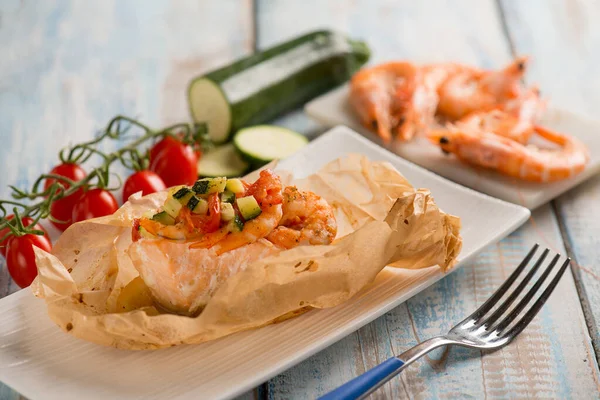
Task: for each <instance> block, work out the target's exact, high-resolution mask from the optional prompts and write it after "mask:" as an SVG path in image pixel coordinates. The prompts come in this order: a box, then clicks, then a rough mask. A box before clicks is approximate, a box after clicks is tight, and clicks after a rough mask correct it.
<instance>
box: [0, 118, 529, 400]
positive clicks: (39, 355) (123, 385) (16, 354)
mask: <svg viewBox="0 0 600 400" xmlns="http://www.w3.org/2000/svg"><path fill="white" fill-rule="evenodd" d="M348 153H362V154H365V155H366V156H367V157H369V158H370V159H371V160H385V161H389V162H390V163H392V164H393V165H394V166H395V167H396V168H397V169H398V170H399V171H400V172H402V173H403V174H404V175H405V176H406V178H408V179H409V180H410V182H411V183H412V184H413V185H415V186H416V187H422V188H429V189H430V190H431V191H432V193H433V195H434V197H435V200H436V202H437V204H438V205H439V206H440V207H441V208H442V209H443V210H444V211H446V212H448V213H451V214H455V215H458V216H460V217H461V219H462V235H463V239H464V246H463V250H462V253H461V255H460V263H459V264H458V266H457V268H458V267H459V266H460V265H463V264H464V263H465V262H466V261H467V260H468V259H470V258H471V257H473V256H474V255H475V254H476V253H477V252H479V251H480V250H482V249H483V248H484V247H485V246H487V245H489V244H491V243H494V242H496V241H498V240H499V239H501V238H503V237H504V236H506V235H507V234H509V233H510V232H511V231H513V230H514V229H516V228H517V227H518V226H519V225H521V224H522V223H523V222H524V221H525V220H527V218H528V217H529V214H530V213H529V210H527V209H526V208H523V207H520V206H517V205H514V204H511V203H507V202H504V201H501V200H498V199H495V198H492V197H489V196H486V195H483V194H480V193H478V192H475V191H473V190H470V189H467V188H464V187H462V186H460V185H457V184H455V183H453V182H450V181H447V180H445V179H444V178H441V177H439V176H437V175H435V174H432V173H430V172H428V171H426V170H424V169H422V168H420V167H418V166H416V165H414V164H411V163H410V162H408V161H405V160H402V159H400V158H399V157H397V156H395V155H393V154H392V153H390V152H388V151H386V150H384V149H382V148H380V147H378V146H376V145H374V144H373V143H371V142H370V141H368V140H366V139H364V138H363V137H361V136H360V135H359V134H357V133H355V132H353V131H351V130H350V129H348V128H346V127H337V128H335V129H332V130H331V131H329V132H328V133H326V134H324V135H323V136H321V137H320V138H318V139H316V140H315V141H313V142H312V143H310V144H309V145H308V146H306V147H305V148H304V149H303V150H301V151H300V152H298V153H296V154H295V155H294V156H292V157H290V158H288V159H286V160H284V161H282V162H281V163H280V165H279V166H278V168H280V169H285V170H290V171H293V172H294V174H295V175H296V176H298V177H303V176H306V175H308V174H311V173H313V172H315V171H316V170H317V169H318V168H320V167H321V166H323V165H324V164H326V163H327V162H329V161H331V160H333V159H336V158H338V157H341V156H344V155H345V154H348ZM443 276H444V275H443V274H442V273H441V272H440V271H439V269H438V268H436V267H433V268H428V269H426V270H418V271H400V270H395V269H391V268H386V269H385V270H384V271H382V273H380V274H379V275H378V277H377V279H376V281H375V282H374V283H373V284H372V285H370V286H369V287H368V288H366V289H365V290H364V291H363V292H362V293H361V295H357V296H356V297H355V298H353V299H351V300H350V301H348V302H346V303H344V304H342V305H340V306H338V307H334V308H330V309H325V310H312V311H309V312H308V313H306V314H303V315H301V316H299V317H297V318H293V319H290V320H287V321H285V322H282V323H279V324H275V325H270V326H267V327H264V328H261V329H256V330H252V331H247V332H241V333H238V334H234V335H231V336H228V337H225V338H223V339H220V340H215V341H212V342H207V343H203V344H199V345H188V346H178V347H173V348H169V349H164V350H157V351H146V352H133V351H124V350H117V349H113V348H107V347H102V346H99V345H96V344H92V343H88V342H85V341H82V340H79V339H76V338H74V337H71V336H69V335H68V334H65V333H63V332H62V331H60V330H59V328H58V327H57V326H55V325H54V323H52V322H51V321H50V319H49V318H48V317H47V315H46V310H45V305H44V303H43V302H42V301H41V300H39V299H36V298H34V297H33V295H32V294H31V292H30V291H29V290H22V291H20V292H17V293H15V294H13V295H11V296H8V297H6V298H4V299H2V300H0V321H1V323H0V381H2V382H4V383H5V384H7V385H9V386H11V387H13V388H14V389H15V390H17V391H18V392H20V393H21V394H23V395H24V396H26V397H28V398H29V399H31V400H35V399H83V398H85V399H125V398H127V399H133V398H144V399H164V398H207V399H220V398H230V397H233V396H235V395H238V394H240V393H243V392H244V391H246V390H249V389H251V388H253V387H255V386H256V385H258V384H260V383H262V382H264V381H266V380H268V379H269V378H271V377H273V376H274V375H276V374H278V373H279V372H281V371H283V370H285V369H287V368H290V367H291V366H293V365H295V364H297V363H299V362H300V361H302V360H304V359H306V358H307V357H309V356H310V355H312V354H314V353H316V352H318V351H319V350H321V349H323V348H325V347H327V346H329V345H331V344H332V343H334V342H336V341H338V340H339V339H341V338H343V337H344V336H346V335H348V334H350V333H351V332H353V331H355V330H356V329H358V328H360V327H361V326H363V325H365V324H367V323H368V322H370V321H372V320H374V319H375V318H377V317H378V316H380V315H382V314H384V313H385V312H387V311H389V310H390V309H392V308H394V307H396V306H398V305H399V304H401V303H402V302H404V301H406V300H407V299H408V298H410V297H411V296H413V295H415V294H416V293H418V292H420V291H422V290H423V289H425V288H426V287H427V286H429V285H431V284H432V283H434V282H436V281H437V280H439V279H440V278H442V277H443Z"/></svg>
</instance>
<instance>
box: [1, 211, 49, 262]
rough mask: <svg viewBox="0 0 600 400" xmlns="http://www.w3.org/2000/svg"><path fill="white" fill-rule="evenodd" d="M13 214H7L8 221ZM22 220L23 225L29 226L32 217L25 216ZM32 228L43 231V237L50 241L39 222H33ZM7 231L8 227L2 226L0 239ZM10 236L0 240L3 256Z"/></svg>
mask: <svg viewBox="0 0 600 400" xmlns="http://www.w3.org/2000/svg"><path fill="white" fill-rule="evenodd" d="M14 217H15V216H14V215H12V214H11V215H9V216H7V217H6V220H7V221H10V220H11V219H13V218H14ZM22 222H23V226H29V225H31V223H32V222H33V219H31V218H29V217H25V218H23V219H22ZM34 229H37V230H40V231H44V237H45V238H46V239H48V242H50V236H48V232H46V230H45V229H44V228H43V227H42V226H41V225H40V224H35V227H34ZM8 232H10V229H9V228H3V229H0V239H2V238H3V237H4V235H6V234H7V233H8ZM10 238H11V237H10V236H9V237H7V238H6V239H4V240H3V241H1V242H0V254H2V255H3V256H6V247H7V245H8V240H9V239H10Z"/></svg>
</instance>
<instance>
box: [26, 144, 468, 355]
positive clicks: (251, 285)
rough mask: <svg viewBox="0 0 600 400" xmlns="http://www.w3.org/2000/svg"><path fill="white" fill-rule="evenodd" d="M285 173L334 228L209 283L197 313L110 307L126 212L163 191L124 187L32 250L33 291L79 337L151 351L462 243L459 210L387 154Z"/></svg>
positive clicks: (337, 291) (269, 314)
mask: <svg viewBox="0 0 600 400" xmlns="http://www.w3.org/2000/svg"><path fill="white" fill-rule="evenodd" d="M282 176H283V177H284V178H283V179H284V180H286V178H285V177H286V176H288V175H286V174H282ZM286 183H288V184H295V185H297V186H298V187H299V188H301V189H304V190H311V191H313V192H315V193H317V194H319V195H321V196H322V197H324V198H325V199H326V200H327V201H328V202H329V203H330V204H331V205H332V206H333V207H334V208H335V214H336V218H337V221H338V227H339V228H338V230H339V232H338V238H337V239H336V240H335V241H334V243H333V244H331V245H329V246H303V247H297V248H294V249H291V250H286V251H282V252H280V253H278V254H276V255H274V256H270V257H267V258H264V259H262V260H260V261H258V262H255V263H253V264H251V265H249V266H248V268H247V269H245V270H244V271H242V272H239V273H238V274H236V275H234V276H233V277H231V278H229V279H228V280H227V281H226V282H225V283H224V284H223V286H221V287H220V288H219V289H217V290H216V292H215V294H214V295H213V297H212V298H211V299H210V300H209V302H208V304H207V305H206V307H205V308H204V311H203V312H202V313H201V314H200V315H199V316H197V317H186V316H180V315H174V314H166V313H160V312H159V311H158V310H157V309H156V308H155V307H143V308H140V309H137V310H134V311H129V312H125V313H116V312H114V311H115V302H116V299H117V297H118V295H119V293H120V291H121V289H122V288H123V287H124V286H125V285H127V284H128V283H129V282H130V281H132V280H133V279H134V278H136V277H137V276H138V273H137V271H136V270H135V268H134V267H133V265H132V263H131V260H130V259H129V256H128V255H127V248H128V246H129V245H130V244H131V223H132V220H133V218H135V217H139V216H141V215H142V214H143V213H144V212H146V211H147V210H149V209H156V208H158V207H159V206H160V205H161V204H162V202H163V201H164V199H165V198H166V193H165V192H162V193H155V194H152V195H149V196H145V197H142V198H140V197H139V196H132V198H130V200H129V201H128V202H127V203H126V204H124V205H123V206H122V207H121V208H120V209H119V210H118V211H117V212H116V213H115V214H113V215H111V216H107V217H102V218H97V219H93V220H88V221H84V222H80V223H77V224H74V225H72V226H71V227H70V228H69V229H67V231H65V232H64V233H63V235H62V236H61V237H60V239H59V240H58V242H57V243H56V245H55V246H54V249H53V253H52V254H49V253H46V252H44V251H43V250H40V249H37V248H36V261H37V266H38V270H39V275H38V278H37V279H36V280H35V281H34V283H33V284H32V290H33V292H34V294H35V295H36V296H37V297H39V298H42V299H44V300H45V302H46V304H47V306H48V314H49V316H50V317H51V318H52V320H53V321H54V322H55V323H56V324H57V325H59V326H60V327H61V328H62V329H63V330H64V331H66V332H69V333H70V334H72V335H74V336H76V337H79V338H81V339H85V340H88V341H92V342H96V343H99V344H103V345H109V346H115V347H118V348H124V349H155V348H161V347H168V346H172V345H175V344H181V343H199V342H204V341H208V340H212V339H216V338H219V337H222V336H225V335H229V334H231V333H234V332H237V331H241V330H245V329H251V328H257V327H260V326H264V325H267V324H270V323H274V322H277V321H280V320H283V319H285V318H288V317H290V316H294V315H297V314H300V313H302V312H304V311H307V310H309V309H311V308H327V307H334V306H336V305H338V304H340V303H342V302H344V301H346V300H347V299H349V298H350V297H352V296H354V295H355V294H356V293H357V292H359V291H360V290H361V289H363V288H364V287H365V286H366V285H368V284H369V283H370V282H372V281H373V280H374V278H375V276H376V275H377V274H378V273H379V272H380V271H381V270H382V269H383V268H385V267H386V266H387V265H392V266H394V267H402V268H412V269H417V268H426V267H430V266H434V265H438V266H440V268H442V269H443V270H447V269H449V268H451V267H452V266H453V265H454V263H455V261H456V257H457V255H458V253H459V252H460V249H461V245H462V240H461V238H460V234H459V229H460V220H459V218H457V217H454V216H451V215H448V214H445V213H444V212H443V211H441V210H440V209H439V208H438V207H437V205H436V204H435V202H434V200H433V197H432V196H431V194H430V192H429V191H428V190H426V189H419V190H416V189H414V188H413V187H412V186H411V185H410V183H409V182H408V181H407V180H406V179H405V178H404V177H403V176H402V175H401V174H400V173H399V172H398V171H396V170H395V169H394V168H393V167H392V166H391V164H388V163H385V162H371V161H369V160H368V159H367V158H365V157H363V156H360V155H349V156H347V157H344V158H342V159H338V160H335V161H333V162H331V163H329V164H327V165H326V166H325V167H323V168H322V169H321V170H320V171H318V172H317V173H315V174H313V175H311V176H309V177H307V178H305V179H301V180H296V181H293V180H292V181H291V182H286Z"/></svg>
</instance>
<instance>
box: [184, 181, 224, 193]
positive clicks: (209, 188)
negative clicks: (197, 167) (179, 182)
mask: <svg viewBox="0 0 600 400" xmlns="http://www.w3.org/2000/svg"><path fill="white" fill-rule="evenodd" d="M226 184H227V178H223V177H218V178H204V179H200V180H198V181H196V183H194V186H193V187H192V190H193V191H194V192H196V194H211V193H221V192H223V191H224V190H225V185H226Z"/></svg>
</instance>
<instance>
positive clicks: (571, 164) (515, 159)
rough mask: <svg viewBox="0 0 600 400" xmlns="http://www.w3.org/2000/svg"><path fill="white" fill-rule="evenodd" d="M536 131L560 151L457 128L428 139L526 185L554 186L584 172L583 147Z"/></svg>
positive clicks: (566, 138)
mask: <svg viewBox="0 0 600 400" xmlns="http://www.w3.org/2000/svg"><path fill="white" fill-rule="evenodd" d="M534 130H535V133H537V134H538V135H539V136H541V137H542V138H544V139H546V140H548V141H550V142H552V143H554V144H556V145H558V146H560V147H561V149H560V150H549V149H541V148H538V147H535V146H532V145H524V144H521V143H518V142H516V141H514V140H511V139H509V138H506V137H502V136H499V135H496V134H494V133H491V132H472V131H470V130H464V129H458V128H456V127H450V129H448V130H436V131H431V132H430V133H429V135H428V137H429V139H430V140H431V141H432V142H433V143H435V144H437V145H439V146H440V147H441V148H442V150H443V151H444V152H446V153H453V154H454V155H455V156H456V157H458V158H459V159H460V160H461V161H464V162H466V163H469V164H473V165H479V166H482V167H485V168H490V169H494V170H496V171H498V172H500V173H502V174H504V175H508V176H512V177H515V178H520V179H523V180H527V181H534V182H552V181H557V180H561V179H566V178H570V177H572V176H574V175H576V174H578V173H580V172H581V171H583V169H584V168H585V165H586V164H587V162H588V160H589V155H588V151H587V148H586V147H585V145H584V144H583V143H581V142H580V141H579V140H577V139H575V138H573V137H570V136H567V135H563V134H560V133H556V132H552V131H550V130H548V129H545V128H543V127H540V126H536V127H535V128H534Z"/></svg>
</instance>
